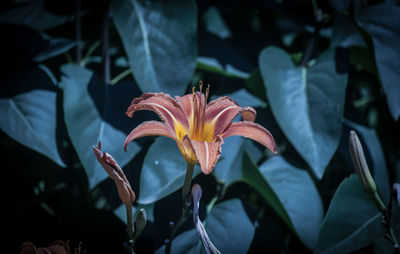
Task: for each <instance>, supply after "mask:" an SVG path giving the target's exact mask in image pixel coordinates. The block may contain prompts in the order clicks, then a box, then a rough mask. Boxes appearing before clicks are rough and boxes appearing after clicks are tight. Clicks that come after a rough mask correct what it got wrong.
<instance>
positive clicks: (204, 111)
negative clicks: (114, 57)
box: [124, 82, 276, 174]
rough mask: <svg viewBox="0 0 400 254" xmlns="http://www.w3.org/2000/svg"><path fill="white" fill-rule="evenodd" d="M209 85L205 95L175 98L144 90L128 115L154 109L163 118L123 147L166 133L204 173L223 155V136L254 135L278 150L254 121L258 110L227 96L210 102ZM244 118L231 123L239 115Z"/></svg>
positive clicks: (147, 124)
mask: <svg viewBox="0 0 400 254" xmlns="http://www.w3.org/2000/svg"><path fill="white" fill-rule="evenodd" d="M208 94H209V87H208V88H207V89H206V91H205V94H204V93H202V83H201V82H200V91H199V92H195V89H194V88H193V93H192V94H187V95H184V96H183V97H179V96H176V97H175V99H173V98H172V97H170V96H169V95H168V94H164V93H145V94H142V96H140V97H138V98H135V99H133V101H132V103H131V105H130V106H129V108H128V110H127V111H126V114H127V115H128V116H129V117H132V116H133V114H134V113H135V112H136V111H139V110H151V111H154V112H155V113H157V114H158V115H159V117H160V118H161V120H162V122H160V121H146V122H144V123H142V124H140V125H139V126H137V127H136V128H135V129H133V130H132V131H131V133H130V134H129V135H128V136H127V138H126V140H125V143H124V149H125V151H126V147H127V145H128V144H129V143H130V142H131V141H132V140H134V139H137V138H140V137H144V136H153V135H156V136H165V137H169V138H172V139H173V140H175V141H176V143H177V144H178V147H179V150H180V152H181V153H182V156H183V158H184V159H185V161H186V162H187V163H188V164H189V165H195V164H197V163H199V165H200V168H201V170H202V171H203V172H204V173H205V174H210V173H211V171H212V170H213V169H214V167H215V164H216V163H217V161H218V158H219V156H220V154H221V145H222V144H223V140H224V138H227V137H230V136H234V135H239V136H243V137H246V138H251V139H253V140H255V141H257V142H259V143H260V144H262V145H264V146H266V147H267V148H268V149H270V150H271V151H272V152H274V153H276V150H275V142H274V139H273V137H272V135H271V134H270V133H269V131H268V130H267V129H265V128H264V127H262V126H261V125H258V124H256V123H254V120H255V118H256V111H255V110H254V109H253V108H251V107H244V108H242V107H240V106H239V105H238V103H236V102H235V101H234V100H232V99H231V98H229V97H227V96H224V97H219V98H218V99H216V100H214V101H211V102H210V103H208V104H207V99H208ZM238 114H241V115H242V119H243V121H239V122H232V121H233V119H234V118H235V117H236V116H237V115H238Z"/></svg>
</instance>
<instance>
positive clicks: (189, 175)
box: [165, 164, 194, 254]
mask: <svg viewBox="0 0 400 254" xmlns="http://www.w3.org/2000/svg"><path fill="white" fill-rule="evenodd" d="M193 170H194V165H193V164H187V170H186V176H185V182H184V184H183V188H182V200H183V207H182V214H181V216H180V217H179V219H178V221H177V222H176V223H175V224H174V225H173V226H172V228H171V232H170V234H169V237H168V240H167V243H166V245H165V253H166V254H169V253H171V245H172V241H173V240H174V237H175V235H176V233H177V232H178V229H179V228H180V227H181V226H182V225H183V223H185V221H186V220H187V218H188V217H189V215H190V210H189V208H190V205H191V200H190V199H187V196H188V194H189V192H190V187H191V185H192V177H193Z"/></svg>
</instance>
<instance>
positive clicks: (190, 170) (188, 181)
mask: <svg viewBox="0 0 400 254" xmlns="http://www.w3.org/2000/svg"><path fill="white" fill-rule="evenodd" d="M193 170H194V165H193V164H187V169H186V176H185V182H184V184H183V188H182V200H183V203H184V204H185V201H186V197H187V195H188V194H189V192H190V187H191V185H192V177H193Z"/></svg>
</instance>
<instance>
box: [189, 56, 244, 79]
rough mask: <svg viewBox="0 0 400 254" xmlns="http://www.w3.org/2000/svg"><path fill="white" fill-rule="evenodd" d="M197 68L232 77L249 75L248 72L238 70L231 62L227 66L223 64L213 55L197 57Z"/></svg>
mask: <svg viewBox="0 0 400 254" xmlns="http://www.w3.org/2000/svg"><path fill="white" fill-rule="evenodd" d="M197 68H199V69H202V70H206V71H209V72H214V73H217V74H221V75H224V76H227V77H232V78H242V79H246V78H248V77H249V74H248V73H246V72H244V71H241V70H238V69H236V68H235V67H233V66H232V65H230V64H227V65H226V66H225V67H224V66H222V65H221V64H220V63H219V61H218V60H217V59H215V58H212V57H206V56H199V57H198V58H197Z"/></svg>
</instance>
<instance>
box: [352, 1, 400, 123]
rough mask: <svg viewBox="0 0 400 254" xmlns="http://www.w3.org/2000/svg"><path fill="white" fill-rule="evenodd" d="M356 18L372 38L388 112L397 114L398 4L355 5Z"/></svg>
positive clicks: (399, 75)
mask: <svg viewBox="0 0 400 254" xmlns="http://www.w3.org/2000/svg"><path fill="white" fill-rule="evenodd" d="M356 20H357V21H358V23H359V25H360V26H361V27H362V28H364V29H365V30H366V31H367V32H368V34H369V35H370V36H371V38H372V42H373V46H374V55H375V60H376V65H377V68H378V72H379V76H380V79H381V82H382V86H383V89H384V91H385V93H386V96H387V102H388V105H389V110H390V113H391V114H392V116H393V118H394V119H395V120H398V119H399V116H400V100H399V96H400V84H399V80H400V73H399V69H400V62H399V61H398V59H399V58H400V45H399V43H398V41H399V40H400V26H399V24H400V7H399V6H398V5H396V4H394V3H391V1H386V3H383V4H379V5H374V6H372V7H369V8H365V9H362V8H357V9H356Z"/></svg>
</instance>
